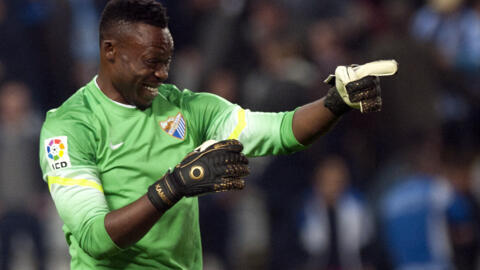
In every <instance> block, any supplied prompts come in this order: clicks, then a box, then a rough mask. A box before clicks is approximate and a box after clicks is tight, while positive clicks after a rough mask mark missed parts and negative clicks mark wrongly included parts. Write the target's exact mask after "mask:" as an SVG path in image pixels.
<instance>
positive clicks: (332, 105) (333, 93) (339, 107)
mask: <svg viewBox="0 0 480 270" xmlns="http://www.w3.org/2000/svg"><path fill="white" fill-rule="evenodd" d="M324 106H325V107H326V108H327V109H329V110H330V111H331V112H332V113H333V114H334V115H335V116H337V117H339V116H341V115H342V114H344V113H346V112H348V111H350V110H351V109H352V108H351V107H350V106H348V105H347V104H346V103H345V102H344V101H343V100H342V97H341V96H340V94H339V93H338V91H337V89H336V88H335V87H332V88H330V89H329V90H328V93H327V96H326V97H325V101H324Z"/></svg>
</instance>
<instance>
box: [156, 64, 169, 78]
mask: <svg viewBox="0 0 480 270" xmlns="http://www.w3.org/2000/svg"><path fill="white" fill-rule="evenodd" d="M155 77H156V78H157V79H158V80H159V81H162V82H163V81H166V80H167V79H168V66H167V65H160V66H159V67H158V68H157V69H156V70H155Z"/></svg>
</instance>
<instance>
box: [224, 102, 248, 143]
mask: <svg viewBox="0 0 480 270" xmlns="http://www.w3.org/2000/svg"><path fill="white" fill-rule="evenodd" d="M246 126H247V121H246V120H245V110H244V109H240V110H239V111H238V123H237V126H236V127H235V129H234V130H233V132H232V134H230V136H228V139H238V137H240V134H241V133H242V131H243V129H244V128H245V127H246Z"/></svg>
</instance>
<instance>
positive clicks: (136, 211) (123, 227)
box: [105, 195, 163, 248]
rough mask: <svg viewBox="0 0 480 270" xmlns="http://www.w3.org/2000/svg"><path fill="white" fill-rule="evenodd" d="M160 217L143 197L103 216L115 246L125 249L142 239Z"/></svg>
mask: <svg viewBox="0 0 480 270" xmlns="http://www.w3.org/2000/svg"><path fill="white" fill-rule="evenodd" d="M162 215H163V213H160V212H159V211H158V210H157V209H156V208H155V207H154V206H153V205H152V203H151V202H150V201H149V200H148V198H147V196H146V195H143V196H142V197H140V198H139V199H138V200H136V201H134V202H133V203H131V204H129V205H126V206H124V207H122V208H120V209H117V210H113V211H111V212H109V213H108V214H107V215H106V216H105V228H106V230H107V233H108V235H110V238H111V239H112V241H113V242H115V244H117V245H118V246H119V247H120V248H127V247H129V246H131V245H133V244H135V243H136V242H138V241H139V240H140V239H142V237H143V236H144V235H145V234H146V233H147V232H148V231H149V230H150V229H151V228H152V226H153V225H154V224H155V223H156V222H157V221H158V220H159V219H160V217H161V216H162Z"/></svg>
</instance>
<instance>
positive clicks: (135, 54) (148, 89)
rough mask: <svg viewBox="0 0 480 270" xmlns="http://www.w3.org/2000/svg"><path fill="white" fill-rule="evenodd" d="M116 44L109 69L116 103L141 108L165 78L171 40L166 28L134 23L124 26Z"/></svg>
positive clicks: (150, 100)
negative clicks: (117, 97)
mask: <svg viewBox="0 0 480 270" xmlns="http://www.w3.org/2000/svg"><path fill="white" fill-rule="evenodd" d="M121 36H122V38H121V39H119V42H118V43H117V44H116V53H115V56H114V61H113V64H112V68H111V73H110V77H111V81H112V85H113V87H114V89H115V91H117V92H118V93H119V94H120V98H119V100H118V101H119V102H121V103H126V104H130V105H135V106H137V108H139V109H141V110H144V109H146V108H148V107H150V105H151V104H152V101H153V99H154V98H155V97H156V96H157V95H158V90H157V88H158V87H159V86H160V84H161V83H162V82H164V81H165V80H166V79H167V78H168V70H169V67H170V60H171V58H172V53H173V40H172V36H171V35H170V31H169V30H168V28H160V27H155V26H152V25H148V24H143V23H137V24H133V25H131V26H127V27H126V28H125V31H124V32H123V33H121Z"/></svg>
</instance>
